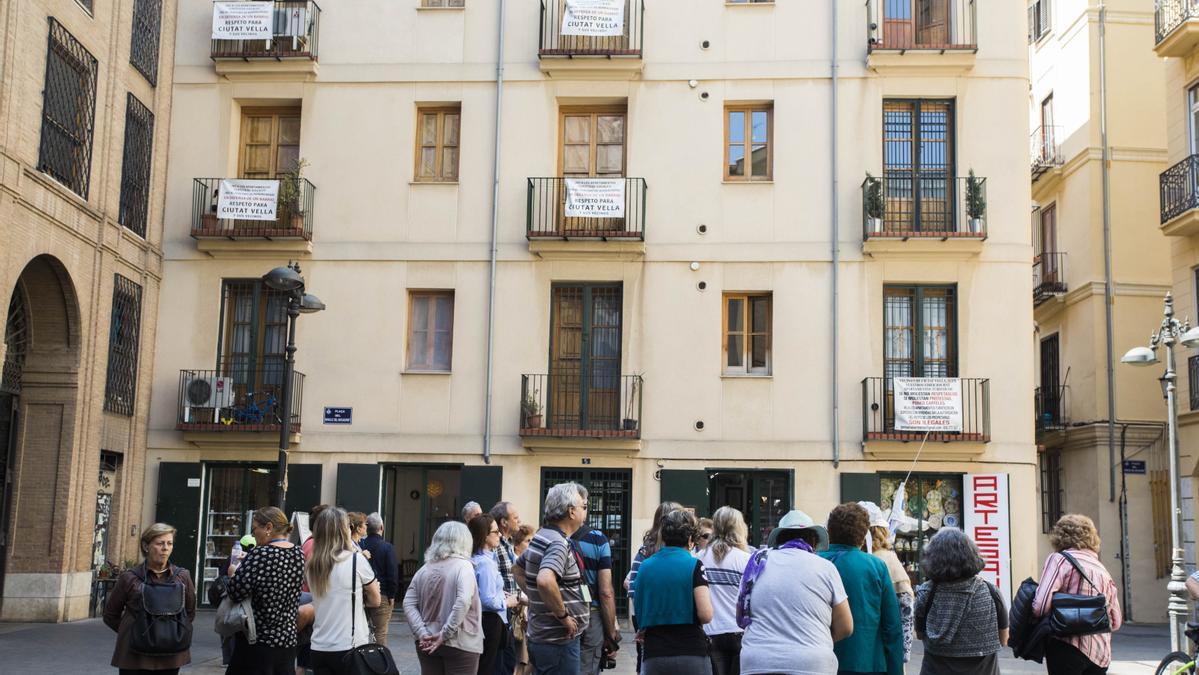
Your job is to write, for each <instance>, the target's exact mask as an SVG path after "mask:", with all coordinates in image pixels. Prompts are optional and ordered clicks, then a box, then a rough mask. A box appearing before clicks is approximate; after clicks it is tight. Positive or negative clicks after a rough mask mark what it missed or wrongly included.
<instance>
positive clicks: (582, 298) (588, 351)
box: [546, 284, 623, 430]
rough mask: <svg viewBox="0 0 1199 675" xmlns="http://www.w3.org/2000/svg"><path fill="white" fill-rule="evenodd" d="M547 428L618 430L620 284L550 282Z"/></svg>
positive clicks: (619, 411)
mask: <svg viewBox="0 0 1199 675" xmlns="http://www.w3.org/2000/svg"><path fill="white" fill-rule="evenodd" d="M552 295H553V299H552V304H551V307H550V315H551V317H550V326H551V328H550V364H549V382H548V386H549V391H548V392H547V396H546V427H547V428H550V429H555V428H557V429H563V430H569V429H573V430H614V429H619V428H620V413H621V410H620V384H621V378H620V356H621V354H620V350H621V303H622V295H623V293H622V289H621V285H620V284H555V285H554V286H553V290H552Z"/></svg>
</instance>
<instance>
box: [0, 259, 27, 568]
mask: <svg viewBox="0 0 1199 675" xmlns="http://www.w3.org/2000/svg"><path fill="white" fill-rule="evenodd" d="M7 317H8V318H7V320H6V321H5V323H4V368H3V376H2V377H0V486H3V495H0V588H4V568H5V561H7V560H8V542H9V540H10V539H11V537H10V536H9V535H10V533H9V527H8V526H9V511H10V510H11V508H12V490H13V485H14V483H15V481H13V480H11V472H12V471H13V470H14V469H16V450H17V447H16V446H17V415H18V411H19V401H20V399H19V397H20V395H21V373H22V371H23V370H24V367H25V354H26V353H27V352H28V351H29V308H28V305H27V304H26V302H25V292H24V289H22V288H21V283H20V282H17V286H16V288H14V289H13V292H12V298H10V299H9V302H8V314H7Z"/></svg>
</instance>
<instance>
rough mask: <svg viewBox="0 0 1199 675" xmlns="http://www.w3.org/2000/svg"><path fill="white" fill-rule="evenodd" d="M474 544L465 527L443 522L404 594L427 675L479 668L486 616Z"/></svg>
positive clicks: (464, 674) (470, 673) (466, 674)
mask: <svg viewBox="0 0 1199 675" xmlns="http://www.w3.org/2000/svg"><path fill="white" fill-rule="evenodd" d="M472 545H473V539H472V538H471V534H470V530H469V529H467V527H466V525H465V524H463V523H460V522H458V521H450V522H447V523H443V524H442V525H441V527H439V528H437V531H436V532H434V533H433V543H432V544H430V545H429V549H428V550H427V551H425V564H424V566H423V567H421V568H420V570H418V571H417V573H416V574H415V575H414V576H413V577H412V583H410V584H409V585H408V592H407V593H405V594H404V615H405V616H406V617H407V619H408V626H409V628H411V629H412V634H413V635H414V636H415V637H416V647H417V653H416V655H417V658H418V659H420V668H421V673H422V674H423V675H434V674H437V675H442V674H444V675H474V674H475V673H476V672H477V671H478V669H479V655H480V654H482V653H483V625H482V622H483V616H482V614H483V613H482V607H481V606H480V604H479V586H478V583H477V582H476V581H475V567H474V565H473V564H471V561H470V557H471V546H472Z"/></svg>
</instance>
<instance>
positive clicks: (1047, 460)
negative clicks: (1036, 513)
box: [1041, 450, 1062, 533]
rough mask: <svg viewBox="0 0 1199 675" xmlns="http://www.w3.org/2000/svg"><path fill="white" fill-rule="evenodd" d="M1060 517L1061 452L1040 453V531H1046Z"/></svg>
mask: <svg viewBox="0 0 1199 675" xmlns="http://www.w3.org/2000/svg"><path fill="white" fill-rule="evenodd" d="M1061 517H1062V454H1061V452H1059V451H1056V450H1049V451H1046V452H1044V453H1041V531H1042V532H1045V533H1048V532H1049V530H1050V529H1052V528H1053V524H1054V523H1056V522H1057V521H1058V519H1059V518H1061Z"/></svg>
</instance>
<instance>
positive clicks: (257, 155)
mask: <svg viewBox="0 0 1199 675" xmlns="http://www.w3.org/2000/svg"><path fill="white" fill-rule="evenodd" d="M299 163H300V109H299V108H279V109H269V108H252V109H247V110H245V111H244V112H243V113H242V119H241V162H240V167H241V177H242V178H262V179H270V178H275V177H277V176H278V175H279V174H281V173H288V172H290V171H295V170H296V167H297V166H299Z"/></svg>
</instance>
